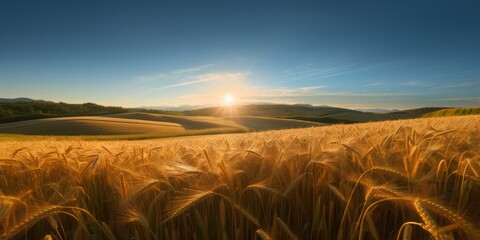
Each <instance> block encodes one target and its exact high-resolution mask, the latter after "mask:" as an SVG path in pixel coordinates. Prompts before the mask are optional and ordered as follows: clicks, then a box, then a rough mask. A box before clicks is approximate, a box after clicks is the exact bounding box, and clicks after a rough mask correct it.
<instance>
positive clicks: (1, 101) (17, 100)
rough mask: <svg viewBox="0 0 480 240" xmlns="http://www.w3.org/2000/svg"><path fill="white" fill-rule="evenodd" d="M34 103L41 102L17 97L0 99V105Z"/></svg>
mask: <svg viewBox="0 0 480 240" xmlns="http://www.w3.org/2000/svg"><path fill="white" fill-rule="evenodd" d="M36 101H42V100H35V99H31V98H24V97H19V98H0V103H12V102H36Z"/></svg>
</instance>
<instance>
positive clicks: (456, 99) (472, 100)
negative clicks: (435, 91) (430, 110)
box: [435, 97, 480, 102]
mask: <svg viewBox="0 0 480 240" xmlns="http://www.w3.org/2000/svg"><path fill="white" fill-rule="evenodd" d="M435 101H465V102H480V97H461V98H440V99H436V100H435Z"/></svg>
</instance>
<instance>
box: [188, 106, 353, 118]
mask: <svg viewBox="0 0 480 240" xmlns="http://www.w3.org/2000/svg"><path fill="white" fill-rule="evenodd" d="M338 113H361V112H360V111H355V110H350V109H346V108H336V107H324V106H318V107H316V106H311V105H303V104H301V105H300V104H297V105H286V104H258V105H257V104H252V105H238V106H233V107H209V108H203V109H197V110H189V111H183V112H182V114H183V115H191V116H217V117H226V116H264V117H268V116H299V115H300V116H325V115H331V114H338Z"/></svg>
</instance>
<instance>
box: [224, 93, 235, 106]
mask: <svg viewBox="0 0 480 240" xmlns="http://www.w3.org/2000/svg"><path fill="white" fill-rule="evenodd" d="M233 102H235V98H234V97H233V95H231V94H227V95H225V97H224V98H223V103H224V104H225V105H227V106H230V105H232V104H233Z"/></svg>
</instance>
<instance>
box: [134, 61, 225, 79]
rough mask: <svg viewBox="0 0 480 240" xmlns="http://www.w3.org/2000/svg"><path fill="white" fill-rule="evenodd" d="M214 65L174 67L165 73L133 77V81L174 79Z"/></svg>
mask: <svg viewBox="0 0 480 240" xmlns="http://www.w3.org/2000/svg"><path fill="white" fill-rule="evenodd" d="M214 66H216V65H215V64H206V65H201V66H195V67H190V68H182V69H176V70H173V71H170V72H166V73H156V74H150V75H143V76H138V77H135V78H134V81H137V82H150V81H164V80H175V79H179V78H184V77H186V76H187V75H189V74H192V73H196V72H200V71H203V70H205V69H208V68H212V67H214Z"/></svg>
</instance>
